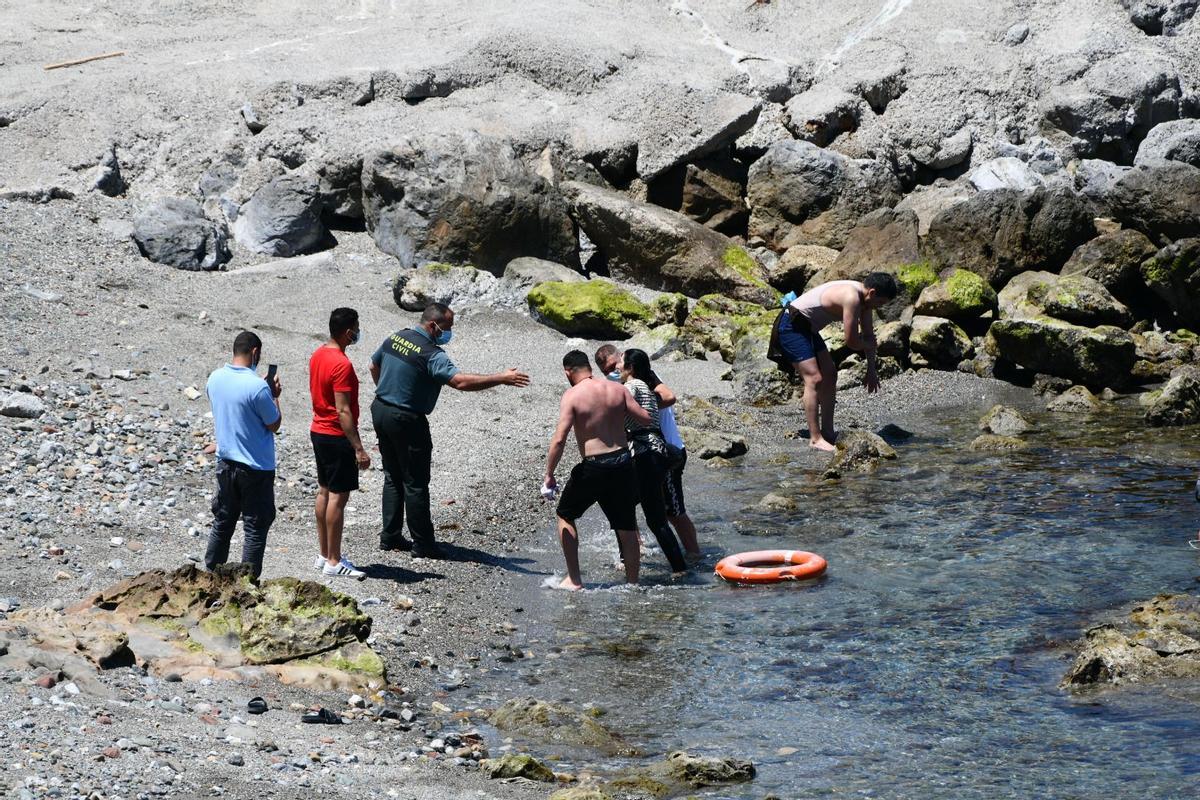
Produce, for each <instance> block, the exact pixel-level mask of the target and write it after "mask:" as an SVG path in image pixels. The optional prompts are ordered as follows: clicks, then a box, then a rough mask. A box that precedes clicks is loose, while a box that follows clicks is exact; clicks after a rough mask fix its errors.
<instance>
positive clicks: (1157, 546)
mask: <svg viewBox="0 0 1200 800" xmlns="http://www.w3.org/2000/svg"><path fill="white" fill-rule="evenodd" d="M958 417H959V418H955V417H954V416H953V415H948V414H944V415H942V418H940V419H933V420H929V421H927V422H925V423H924V424H922V425H921V426H919V427H920V430H921V433H920V435H918V436H917V437H915V438H914V439H912V440H909V441H908V442H905V443H903V444H900V445H899V446H898V450H899V453H900V458H899V460H898V461H897V462H892V463H889V464H887V465H885V466H884V467H883V468H882V469H880V470H879V471H878V472H877V473H876V474H875V475H874V476H873V477H870V478H860V477H850V478H847V479H846V480H843V481H842V482H840V483H838V484H823V483H822V482H821V481H820V480H819V479H818V478H817V477H816V476H815V475H814V473H813V471H812V470H811V469H805V468H800V467H798V466H788V465H783V466H776V467H760V468H753V467H739V468H731V469H722V470H714V469H706V468H704V467H703V466H702V465H700V464H694V465H692V466H691V467H690V468H689V474H688V477H687V480H688V489H689V507H690V511H691V513H692V516H693V518H694V519H695V521H696V523H697V526H698V528H699V529H700V531H701V536H702V541H703V542H704V544H705V545H706V546H707V549H708V551H709V552H711V554H712V558H710V559H709V560H708V563H709V564H710V566H709V567H708V569H705V570H702V571H701V572H700V574H698V575H697V576H696V577H695V578H693V579H692V580H691V581H690V582H689V583H688V584H687V585H685V586H665V585H661V582H662V578H663V574H662V569H661V566H662V557H661V555H660V554H657V553H655V554H652V555H650V556H649V558H648V561H649V565H648V566H649V570H648V574H647V577H648V578H649V579H650V580H651V581H652V582H658V583H660V585H659V586H657V587H655V588H651V589H649V590H638V591H628V590H625V589H614V590H601V591H591V592H587V593H585V594H583V595H581V596H566V595H564V594H562V593H560V592H554V591H549V590H544V589H539V590H532V589H531V591H530V595H531V596H530V598H529V602H528V603H527V604H526V612H527V613H526V614H524V615H523V616H524V618H525V622H526V623H527V624H530V625H531V626H532V627H531V628H529V629H528V633H529V635H530V637H531V639H532V640H533V642H534V644H533V645H532V646H533V647H534V649H535V650H536V651H538V656H539V657H538V658H536V659H534V660H532V661H529V662H518V663H517V664H514V665H509V666H508V668H507V669H506V670H505V671H504V673H503V675H502V676H501V675H500V674H498V675H497V677H496V683H495V684H494V685H489V684H488V681H487V680H485V681H484V683H483V685H482V686H479V687H477V689H476V695H477V696H476V699H477V700H479V701H480V702H486V701H487V700H488V699H489V695H494V696H498V697H504V696H511V695H512V694H513V693H514V687H513V683H512V681H513V674H512V673H513V671H514V670H516V671H517V672H518V673H519V675H520V678H521V679H522V680H524V682H525V683H527V684H529V689H528V692H529V694H531V695H534V696H538V697H542V698H545V699H550V700H565V701H568V702H570V703H572V704H574V705H576V706H583V705H588V704H595V705H598V706H600V707H602V708H603V709H605V710H606V712H607V714H606V716H605V717H604V722H605V723H606V724H607V725H609V726H611V727H612V728H613V729H615V730H617V731H620V732H621V733H622V734H623V735H625V737H626V738H628V739H629V740H631V741H632V742H634V743H635V744H637V745H639V746H640V747H642V748H643V749H644V750H645V751H646V752H647V753H648V754H651V755H654V754H660V753H664V752H666V751H669V750H672V749H676V748H687V749H689V750H693V751H698V752H704V753H710V754H722V755H734V756H739V757H744V758H750V759H752V760H753V761H754V763H755V764H756V765H757V766H758V770H759V774H758V778H757V779H756V780H755V781H754V782H753V783H749V784H746V785H742V786H736V787H723V788H720V789H712V790H707V791H706V792H700V793H699V794H700V795H703V796H707V797H728V798H761V797H763V796H764V795H766V794H768V793H772V792H773V793H775V794H777V795H779V796H781V797H788V798H793V797H795V798H800V797H827V796H838V797H843V796H852V797H922V798H993V797H1001V796H1012V797H1055V798H1057V797H1062V798H1069V797H1093V796H1100V795H1106V796H1113V797H1122V796H1134V795H1136V796H1138V797H1146V798H1151V797H1152V798H1173V797H1194V796H1196V792H1197V791H1198V790H1197V787H1198V786H1200V691H1196V690H1189V689H1187V688H1185V687H1135V688H1131V689H1123V690H1120V691H1101V692H1092V693H1089V694H1086V695H1082V696H1073V695H1071V694H1069V693H1066V692H1064V691H1062V690H1060V689H1059V688H1057V684H1058V681H1059V680H1060V679H1061V677H1062V675H1063V672H1064V671H1065V669H1066V668H1067V666H1068V665H1069V663H1070V660H1071V653H1070V649H1069V645H1070V643H1071V642H1072V641H1073V640H1075V639H1077V638H1078V637H1079V635H1080V634H1081V632H1082V630H1083V629H1084V628H1086V627H1087V626H1089V625H1091V624H1094V623H1095V622H1098V621H1100V620H1102V619H1103V618H1104V617H1105V616H1106V615H1110V614H1112V613H1113V612H1114V611H1116V610H1118V609H1119V608H1120V607H1121V606H1123V605H1124V604H1128V603H1131V602H1133V601H1136V600H1140V599H1145V598H1148V597H1151V596H1153V595H1154V594H1156V593H1158V592H1163V591H1189V590H1193V589H1195V588H1196V581H1197V580H1200V577H1198V576H1200V560H1198V554H1197V553H1196V552H1194V551H1192V550H1190V549H1189V548H1188V547H1187V546H1186V543H1185V542H1186V539H1188V538H1190V537H1192V536H1193V535H1194V532H1195V530H1196V528H1197V525H1198V523H1200V519H1198V517H1200V514H1198V513H1197V512H1198V510H1200V507H1198V506H1197V505H1196V503H1195V501H1194V500H1193V499H1192V494H1191V490H1190V489H1191V482H1192V481H1193V480H1194V479H1195V473H1196V469H1197V456H1198V455H1200V434H1198V433H1197V431H1195V430H1190V429H1189V430H1184V431H1180V430H1167V431H1163V430H1152V429H1147V428H1146V427H1145V426H1144V423H1142V422H1141V421H1140V420H1139V419H1137V418H1136V416H1135V413H1134V412H1133V411H1132V410H1130V411H1127V412H1124V413H1118V414H1116V415H1113V416H1106V417H1104V418H1102V419H1097V420H1093V421H1087V422H1081V421H1079V420H1076V419H1072V420H1070V421H1069V422H1066V421H1064V424H1063V427H1064V428H1070V430H1069V431H1063V432H1059V433H1056V434H1044V435H1038V436H1031V437H1030V439H1031V440H1032V441H1034V442H1036V443H1037V444H1036V447H1035V448H1034V449H1032V450H1029V451H1025V452H1022V453H1018V454H1011V455H997V454H984V453H973V452H970V451H969V450H967V448H966V446H965V445H966V443H968V442H969V441H970V440H971V438H972V437H973V436H974V435H975V434H976V433H977V432H978V431H976V430H975V428H974V417H975V415H974V414H959V415H958ZM966 417H970V419H966ZM797 446H800V445H797ZM780 484H782V485H783V487H784V488H782V489H780V488H778V487H779V486H780ZM768 491H778V492H780V493H783V494H788V495H790V496H792V497H794V498H796V499H797V500H798V502H799V504H800V507H799V509H798V510H797V511H794V512H790V513H778V512H772V513H765V512H762V511H758V510H756V509H753V508H752V507H753V504H754V503H755V502H756V501H757V500H758V498H760V497H761V496H762V495H764V494H766V493H767V492H768ZM546 529H547V530H546V536H545V543H546V546H545V548H544V549H543V550H542V551H541V552H539V553H537V557H538V559H539V560H540V561H541V562H542V563H543V564H545V565H546V566H547V567H550V568H555V567H558V568H560V569H561V567H560V561H559V559H560V558H561V556H560V555H558V552H557V546H556V543H555V541H554V538H553V530H552V524H551V523H550V522H549V521H548V522H547V525H546ZM582 529H583V530H582V535H583V539H584V544H585V552H584V554H583V556H584V576H585V580H586V579H591V580H605V581H609V582H610V583H611V582H614V581H616V579H617V577H618V574H619V573H617V572H616V571H615V570H614V569H613V550H614V548H613V546H612V543H611V539H612V537H611V534H609V533H607V532H606V531H605V530H604V524H603V521H602V518H601V517H600V516H599V515H598V513H596V512H594V511H593V512H591V513H590V514H589V515H588V517H586V518H585V520H584V523H583V525H582ZM760 548H796V549H807V550H813V551H815V552H818V553H820V554H822V555H823V556H825V557H826V558H827V559H828V561H829V565H830V567H829V572H828V575H827V576H826V577H825V578H823V579H820V580H818V581H815V582H809V583H807V584H804V585H779V586H772V587H753V588H739V587H733V586H729V585H726V584H724V583H723V582H721V581H719V580H717V579H715V578H713V577H712V576H711V574H709V572H708V570H710V569H711V563H712V561H713V560H715V558H716V557H717V556H718V555H719V554H723V553H732V552H737V551H741V550H753V549H760ZM502 685H503V687H504V689H503V692H501V691H500V688H501V686H502ZM1189 692H1191V694H1189ZM533 749H534V751H535V752H538V750H537V746H536V745H533ZM542 754H543V755H551V756H560V757H561V758H562V759H563V761H562V762H561V768H563V769H571V768H580V767H583V766H589V767H597V766H608V767H614V768H616V767H619V766H621V765H622V764H623V763H628V762H621V761H619V760H608V761H605V759H604V758H603V757H601V756H597V755H596V754H594V753H592V754H587V753H580V752H576V753H571V752H546V750H545V748H542Z"/></svg>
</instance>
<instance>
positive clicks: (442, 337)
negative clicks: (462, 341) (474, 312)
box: [433, 331, 454, 347]
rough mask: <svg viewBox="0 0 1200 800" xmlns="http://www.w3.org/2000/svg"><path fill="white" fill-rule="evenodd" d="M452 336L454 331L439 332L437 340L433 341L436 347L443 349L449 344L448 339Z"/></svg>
mask: <svg viewBox="0 0 1200 800" xmlns="http://www.w3.org/2000/svg"><path fill="white" fill-rule="evenodd" d="M453 335H454V331H439V332H438V335H437V338H435V339H434V340H433V341H434V343H435V344H437V345H438V347H444V346H446V345H448V344H450V337H451V336H453Z"/></svg>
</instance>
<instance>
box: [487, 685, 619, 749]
mask: <svg viewBox="0 0 1200 800" xmlns="http://www.w3.org/2000/svg"><path fill="white" fill-rule="evenodd" d="M488 721H489V722H491V723H492V725H494V726H495V727H496V728H498V729H499V730H502V731H504V732H506V733H513V734H518V735H521V736H526V737H529V738H530V739H535V740H537V741H539V742H544V743H546V744H552V745H558V746H561V745H569V746H575V747H590V748H592V749H595V750H599V751H601V752H604V753H607V754H609V755H637V748H635V747H632V746H631V745H629V744H627V743H626V742H625V741H624V740H622V739H621V737H620V736H618V735H617V734H615V733H613V732H612V731H610V730H608V729H607V728H605V727H604V726H603V725H601V724H600V723H599V722H597V721H596V720H595V719H593V718H592V717H590V716H588V715H586V714H583V713H580V712H578V711H576V710H574V709H573V708H570V707H568V706H565V705H559V704H556V703H548V702H545V701H543V700H537V699H535V698H532V697H523V698H517V699H513V700H509V701H508V702H507V703H505V704H504V705H502V706H500V707H499V708H497V709H496V710H495V711H493V712H492V713H491V714H490V715H489V716H488Z"/></svg>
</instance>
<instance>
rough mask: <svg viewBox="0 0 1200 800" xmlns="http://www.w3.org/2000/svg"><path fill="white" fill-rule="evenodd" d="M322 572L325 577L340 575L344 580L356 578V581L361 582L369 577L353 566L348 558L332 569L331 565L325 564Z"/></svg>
mask: <svg viewBox="0 0 1200 800" xmlns="http://www.w3.org/2000/svg"><path fill="white" fill-rule="evenodd" d="M321 572H322V573H324V574H325V575H340V576H341V577H343V578H354V579H355V580H356V581H361V580H362V579H363V578H365V577H367V573H365V572H363V571H362V570H361V569H359V568H358V567H356V566H354V565H353V564H351V563H350V560H349V559H348V558H343V559H342V560H341V561H339V562H338V564H337V566H336V567H331V566H329V564H325V566H324V567H322V568H321Z"/></svg>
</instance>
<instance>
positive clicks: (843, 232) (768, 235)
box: [746, 141, 901, 250]
mask: <svg viewBox="0 0 1200 800" xmlns="http://www.w3.org/2000/svg"><path fill="white" fill-rule="evenodd" d="M746 195H747V198H748V199H749V202H750V209H751V211H750V225H749V232H750V235H751V236H757V237H760V238H761V239H762V240H763V241H765V242H766V243H767V245H768V246H769V247H771V248H772V249H774V250H785V249H787V248H789V247H791V246H792V245H796V244H819V245H823V246H826V247H833V248H841V247H842V246H844V245H845V243H846V240H847V238H848V237H849V235H850V231H851V230H852V229H853V228H854V226H855V225H856V224H857V222H858V220H859V218H860V217H862V216H863V215H864V214H867V213H868V212H870V211H874V210H875V209H877V208H882V207H887V208H890V207H892V206H894V205H895V204H896V202H897V201H899V200H900V196H901V190H900V182H899V180H898V179H897V177H896V175H895V173H894V171H893V170H892V167H891V166H890V165H889V164H888V163H887V162H885V161H882V160H877V159H876V160H873V159H851V158H846V157H845V156H843V155H840V154H838V153H834V152H832V151H829V150H822V149H821V148H819V147H817V146H816V145H814V144H812V143H810V142H800V141H781V142H776V143H775V144H773V145H771V147H770V148H769V149H768V150H767V152H766V154H765V155H763V157H762V158H760V159H758V160H757V161H755V162H754V164H753V166H751V167H750V174H749V178H748V183H747V186H746Z"/></svg>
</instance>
